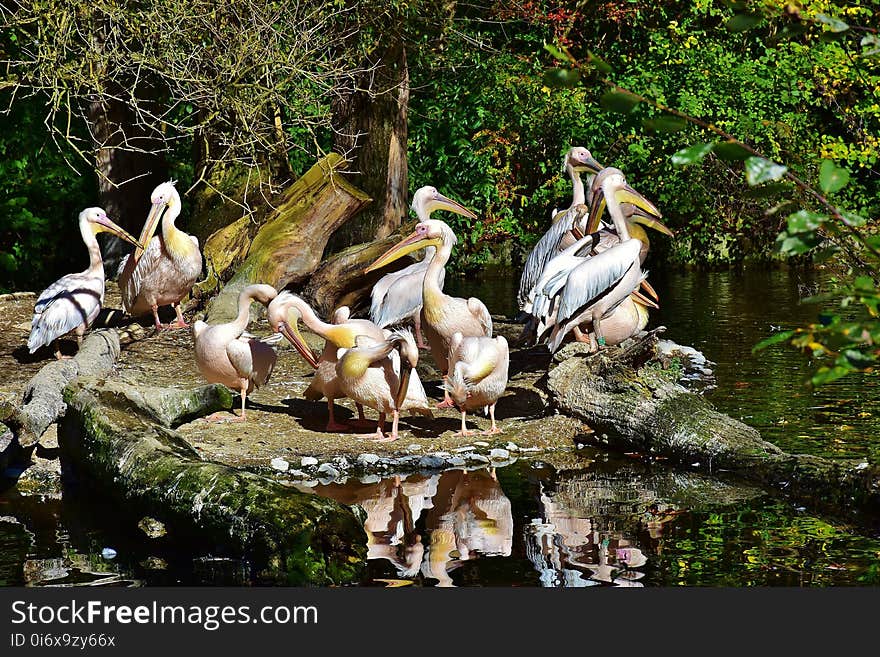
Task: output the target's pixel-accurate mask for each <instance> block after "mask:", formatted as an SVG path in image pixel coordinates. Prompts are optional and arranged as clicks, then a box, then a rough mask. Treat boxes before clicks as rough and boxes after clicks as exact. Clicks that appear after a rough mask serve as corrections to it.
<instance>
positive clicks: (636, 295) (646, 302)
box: [630, 290, 660, 310]
mask: <svg viewBox="0 0 880 657" xmlns="http://www.w3.org/2000/svg"><path fill="white" fill-rule="evenodd" d="M630 296H631V297H632V299H633V301H635V302H636V303H640V304H642V305H643V306H645V307H646V308H657V309H658V310H659V308H660V305H659V304H657V303H655V302H654V301H653V300H651V299H649V298H648V297H646V296H645V295H644V294H642V293H641V292H639V291H638V290H633V291H632V292H631V293H630Z"/></svg>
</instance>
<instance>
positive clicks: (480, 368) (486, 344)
mask: <svg viewBox="0 0 880 657" xmlns="http://www.w3.org/2000/svg"><path fill="white" fill-rule="evenodd" d="M474 342H475V343H476V344H475V346H476V354H475V357H474V358H473V359H472V360H471V361H470V362H468V363H467V365H466V366H465V367H464V371H463V373H464V376H465V380H466V381H467V383H468V385H469V386H474V385H476V384H478V383H479V382H480V381H482V380H483V379H485V378H486V377H487V376H489V375H490V374H491V373H492V372H494V371H495V368H496V367H497V366H498V362H499V359H500V358H501V350H500V348H499V346H500V345H499V344H498V343H497V342H496V341H495V340H492V339H483V340H479V341H476V340H475V341H474Z"/></svg>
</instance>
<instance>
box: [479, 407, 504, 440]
mask: <svg viewBox="0 0 880 657" xmlns="http://www.w3.org/2000/svg"><path fill="white" fill-rule="evenodd" d="M489 417H491V418H492V426H491V427H489V428H488V429H486V430H485V431H484V432H483V435H484V436H494V435H495V434H496V433H501V429H499V428H498V425H497V424H495V404H492V405H491V406H490V407H489Z"/></svg>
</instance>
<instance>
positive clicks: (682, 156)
mask: <svg viewBox="0 0 880 657" xmlns="http://www.w3.org/2000/svg"><path fill="white" fill-rule="evenodd" d="M711 150H712V144H694V145H693V146H688V147H687V148H682V149H681V150H680V151H678V152H677V153H674V154H673V155H672V164H674V165H675V166H677V167H683V166H685V165H688V164H696V163H697V162H699V161H700V160H702V159H703V158H704V157H706V155H707V154H708V153H709V152H710V151H711Z"/></svg>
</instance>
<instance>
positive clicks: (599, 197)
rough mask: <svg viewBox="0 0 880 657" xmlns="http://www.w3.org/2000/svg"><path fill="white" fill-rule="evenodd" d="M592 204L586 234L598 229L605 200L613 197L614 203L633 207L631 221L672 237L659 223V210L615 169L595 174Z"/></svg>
mask: <svg viewBox="0 0 880 657" xmlns="http://www.w3.org/2000/svg"><path fill="white" fill-rule="evenodd" d="M592 189H593V202H592V203H591V205H590V214H589V217H588V219H587V230H586V232H587V234H590V233H593V232H595V231H596V230H597V229H598V228H599V219H600V218H601V217H602V213H603V212H604V211H605V205H606V200H607V198H608V197H613V199H614V200H615V201H616V203H617V204H618V205H619V204H621V203H629V204H631V205H632V206H633V208H634V212H633V214H632V220H633V221H635V222H637V223H640V224H642V225H643V226H648V227H649V228H653V229H654V230H658V231H660V232H661V233H664V234H666V235H670V236H672V235H673V233H672V231H671V230H669V229H668V228H667V227H666V226H665V225H663V224H662V223H661V222H660V217H662V216H663V215H662V214H660V210H658V209H657V207H656V206H655V205H654V204H653V203H651V202H650V201H649V200H648V199H646V198H645V197H644V196H642V195H641V194H639V193H638V192H637V191H636V190H634V189H633V188H632V187H630V186H629V184H628V183H627V182H626V177H625V176H624V175H623V171H621V170H620V169H617V168H615V167H606V168H605V169H602V170H601V171H600V172H599V173H598V174H596V178H595V180H593V185H592Z"/></svg>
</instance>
